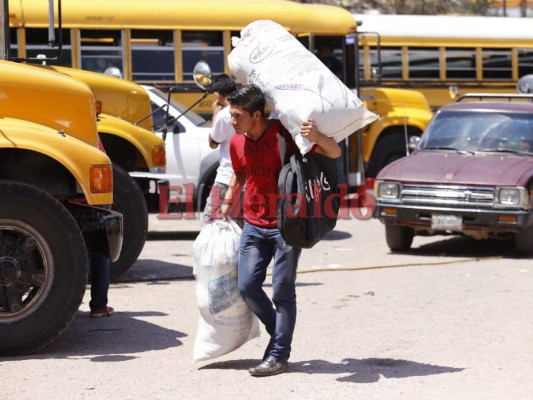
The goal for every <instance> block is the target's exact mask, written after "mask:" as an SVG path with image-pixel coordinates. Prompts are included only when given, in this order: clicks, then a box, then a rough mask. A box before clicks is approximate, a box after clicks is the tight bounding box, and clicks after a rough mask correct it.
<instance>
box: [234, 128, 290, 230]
mask: <svg viewBox="0 0 533 400" xmlns="http://www.w3.org/2000/svg"><path fill="white" fill-rule="evenodd" d="M280 126H281V123H280V122H279V121H278V120H273V121H272V122H271V124H270V127H268V128H267V130H266V131H265V132H264V133H263V134H262V135H261V137H259V139H257V140H252V139H250V138H248V137H246V136H245V135H234V136H233V137H232V138H231V142H230V155H231V163H232V164H233V170H234V171H235V172H244V173H245V176H246V180H245V184H246V188H245V192H244V219H245V220H246V221H247V222H248V223H250V224H252V225H256V226H260V227H262V228H275V227H276V216H277V197H278V177H279V173H280V171H281V157H280V150H279V144H278V132H279V130H280ZM286 134H287V135H289V133H286ZM286 148H287V150H286V152H287V157H290V156H291V155H292V154H294V153H295V152H296V151H297V148H296V145H295V144H294V142H293V141H286Z"/></svg>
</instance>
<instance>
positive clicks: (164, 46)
mask: <svg viewBox="0 0 533 400" xmlns="http://www.w3.org/2000/svg"><path fill="white" fill-rule="evenodd" d="M131 70H132V71H131V72H132V77H133V80H134V81H144V82H146V81H150V82H153V81H171V82H173V81H175V80H176V74H175V69H174V33H173V31H147V30H133V31H131Z"/></svg>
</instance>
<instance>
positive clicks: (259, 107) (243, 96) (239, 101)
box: [228, 85, 265, 115]
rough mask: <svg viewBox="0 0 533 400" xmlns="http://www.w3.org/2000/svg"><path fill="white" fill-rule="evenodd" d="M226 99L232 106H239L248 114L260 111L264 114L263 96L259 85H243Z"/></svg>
mask: <svg viewBox="0 0 533 400" xmlns="http://www.w3.org/2000/svg"><path fill="white" fill-rule="evenodd" d="M228 101H229V103H230V104H231V105H232V106H241V107H242V108H243V109H244V110H245V111H246V112H248V113H249V114H253V113H254V112H256V111H260V112H261V115H264V114H265V96H264V94H263V92H262V91H261V89H259V86H257V85H247V86H243V87H241V88H239V89H237V90H236V91H234V92H233V93H232V94H230V95H229V96H228Z"/></svg>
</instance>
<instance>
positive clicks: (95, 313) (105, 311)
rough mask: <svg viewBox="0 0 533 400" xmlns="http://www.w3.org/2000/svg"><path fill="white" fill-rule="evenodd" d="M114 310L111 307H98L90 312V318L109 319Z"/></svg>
mask: <svg viewBox="0 0 533 400" xmlns="http://www.w3.org/2000/svg"><path fill="white" fill-rule="evenodd" d="M114 312H115V310H114V309H113V307H108V306H105V307H100V308H97V309H95V310H91V318H100V317H109V316H110V315H111V314H113V313H114Z"/></svg>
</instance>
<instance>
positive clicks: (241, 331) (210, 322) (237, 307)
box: [193, 220, 259, 361]
mask: <svg viewBox="0 0 533 400" xmlns="http://www.w3.org/2000/svg"><path fill="white" fill-rule="evenodd" d="M240 236H241V228H240V227H239V226H238V225H237V224H236V223H235V222H233V221H223V220H215V221H213V222H212V223H208V224H206V225H204V227H203V228H202V230H201V231H200V234H199V235H198V237H197V238H196V240H195V241H194V244H193V253H194V269H193V274H194V276H195V278H196V298H197V301H198V307H199V311H200V315H199V317H198V331H197V333H196V340H195V342H194V348H193V360H194V361H202V360H210V359H212V358H216V357H219V356H221V355H224V354H227V353H229V352H231V351H233V350H235V349H238V348H239V347H241V346H242V345H243V344H244V343H246V342H247V341H248V340H250V339H253V338H255V337H258V336H259V322H258V319H257V317H256V316H255V315H254V314H253V313H252V312H251V311H250V309H249V308H248V306H247V305H246V303H245V302H244V300H243V299H242V297H241V294H240V292H239V288H238V287H237V255H238V250H239V240H240Z"/></svg>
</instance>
